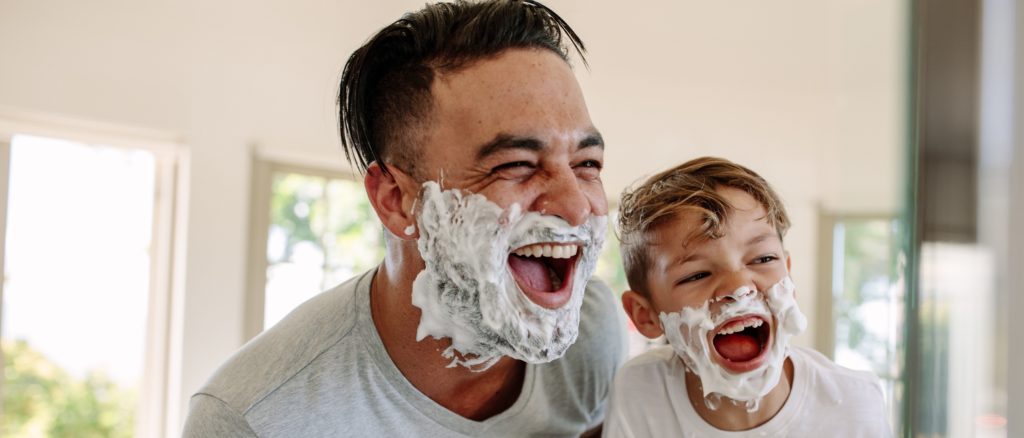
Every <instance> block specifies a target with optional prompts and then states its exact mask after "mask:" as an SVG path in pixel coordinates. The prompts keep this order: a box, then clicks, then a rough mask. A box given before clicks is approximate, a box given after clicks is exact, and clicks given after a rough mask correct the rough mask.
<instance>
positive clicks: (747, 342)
mask: <svg viewBox="0 0 1024 438" xmlns="http://www.w3.org/2000/svg"><path fill="white" fill-rule="evenodd" d="M708 335H709V336H711V337H712V339H710V341H711V343H712V345H713V346H714V348H713V349H712V350H714V352H715V354H714V355H715V356H716V359H717V361H718V362H719V364H721V365H722V367H724V368H725V369H727V370H729V371H731V372H734V373H743V372H747V371H751V370H754V369H756V368H757V367H759V366H761V364H762V363H763V362H764V360H765V358H766V356H767V353H768V346H769V345H771V341H772V329H771V323H770V322H769V321H768V320H767V319H765V317H763V316H760V315H745V316H740V317H737V318H733V319H730V320H729V321H726V322H725V323H722V324H721V325H719V326H718V327H716V328H715V330H714V331H713V332H711V333H709V334H708Z"/></svg>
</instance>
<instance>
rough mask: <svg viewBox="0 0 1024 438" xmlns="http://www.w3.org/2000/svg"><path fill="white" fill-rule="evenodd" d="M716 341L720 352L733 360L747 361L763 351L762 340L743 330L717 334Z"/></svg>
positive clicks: (716, 346) (716, 347) (716, 348)
mask: <svg viewBox="0 0 1024 438" xmlns="http://www.w3.org/2000/svg"><path fill="white" fill-rule="evenodd" d="M714 342H715V350H718V354H719V355H721V356H722V357H724V358H726V359H729V360H731V361H733V362H746V361H748V360H751V359H753V358H755V357H757V355H758V354H759V353H760V352H761V345H760V342H758V341H757V339H756V338H754V337H753V336H749V335H746V334H743V332H740V333H733V334H728V335H718V336H715V340H714Z"/></svg>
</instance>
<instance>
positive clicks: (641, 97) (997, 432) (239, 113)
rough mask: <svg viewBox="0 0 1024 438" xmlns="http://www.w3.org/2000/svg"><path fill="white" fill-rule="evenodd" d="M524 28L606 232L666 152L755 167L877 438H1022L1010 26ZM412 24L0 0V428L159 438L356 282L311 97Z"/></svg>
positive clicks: (965, 22)
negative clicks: (878, 430)
mask: <svg viewBox="0 0 1024 438" xmlns="http://www.w3.org/2000/svg"><path fill="white" fill-rule="evenodd" d="M546 3H547V4H548V5H549V6H551V7H552V8H553V9H554V10H555V11H556V12H558V13H559V14H560V15H562V16H563V17H564V18H565V19H566V20H567V21H568V22H569V23H570V24H571V25H572V26H573V27H574V29H575V30H576V31H577V32H578V33H579V34H580V35H581V36H582V37H583V39H584V41H585V42H586V44H587V48H588V49H589V55H588V61H589V68H587V67H585V66H584V65H583V64H582V63H581V62H579V61H578V60H577V61H576V62H575V69H576V72H577V76H578V78H579V81H580V83H581V84H582V86H583V89H584V93H585V96H586V98H587V101H588V106H589V108H590V111H591V115H592V118H593V120H594V121H595V123H596V124H597V126H598V128H599V129H600V130H601V131H602V133H603V135H604V138H605V140H606V142H607V144H608V146H607V149H606V152H605V154H606V155H605V156H606V167H605V171H604V181H605V189H606V191H607V194H608V198H609V201H610V203H611V205H612V207H613V210H614V206H615V205H616V204H617V198H618V195H619V194H620V193H621V192H622V190H623V189H624V188H625V187H627V186H629V185H630V184H631V183H633V182H635V181H637V180H640V179H642V178H644V177H645V176H647V175H650V174H652V173H655V172H657V171H659V170H662V169H664V168H666V167H668V166H670V165H673V164H677V163H680V162H682V161H685V160H688V159H690V158H694V157H697V156H701V155H717V156H722V157H726V158H729V159H732V160H735V161H737V162H739V163H741V164H744V165H747V166H749V167H751V168H753V169H754V170H755V171H757V172H759V173H760V174H761V175H763V176H764V177H766V179H768V181H769V182H771V183H772V184H773V185H774V186H775V188H776V189H777V190H778V192H780V194H781V196H782V197H783V199H784V201H785V203H786V205H787V208H788V210H789V213H790V215H791V218H792V221H793V227H792V229H791V231H790V232H789V234H788V235H787V237H786V247H787V249H788V250H789V251H790V253H791V255H792V258H793V273H792V276H793V278H794V280H795V282H796V283H797V285H798V301H799V304H800V306H801V308H802V309H803V311H804V313H806V314H807V316H808V319H809V321H810V327H809V329H808V330H807V332H805V333H804V334H802V335H801V336H800V337H798V338H797V339H796V343H797V344H799V345H804V346H808V347H812V348H815V349H818V350H819V351H821V352H822V353H824V354H825V355H827V356H829V357H832V358H833V359H835V360H836V361H837V362H838V363H840V364H842V365H845V366H847V367H850V368H855V369H864V370H872V371H874V372H875V373H876V374H878V375H879V376H880V377H881V378H882V381H883V383H884V387H885V392H886V397H887V399H888V402H889V403H890V405H889V407H890V412H891V417H890V421H891V423H892V425H893V428H894V431H896V432H897V434H898V435H900V436H907V437H973V436H977V437H1006V436H1024V380H1022V379H1021V377H1019V376H1018V375H1016V374H1015V373H1012V372H1011V371H1012V370H1014V369H1020V368H1022V367H1024V352H1022V350H1021V347H1020V346H1019V345H1020V343H1014V342H1011V340H1012V339H1015V338H1017V337H1019V336H1024V325H1022V324H1021V323H1020V322H1017V321H1015V320H1014V318H1013V316H1012V311H1013V310H1012V309H1024V307H1022V304H1024V303H1022V294H1024V286H1022V284H1024V274H1022V271H1024V270H1022V268H1024V231H1022V230H1021V229H1020V227H1019V225H1020V224H1022V223H1024V158H1022V155H1024V146H1022V144H1024V131H1022V129H1021V126H1022V124H1021V123H1020V121H1021V116H1020V110H1021V108H1022V104H1024V93H1022V89H1024V80H1022V79H1021V78H1022V75H1021V74H1020V73H1019V72H1020V71H1022V67H1024V64H1022V60H1024V7H1021V6H1020V5H1018V4H1017V2H1015V1H1013V0H932V1H929V0H918V1H916V2H915V1H911V0H778V1H772V2H764V1H755V0H739V1H730V2H712V1H696V0H674V1H667V0H650V1H644V2H629V3H627V2H616V1H603V0H601V1H597V0H590V1H573V0H549V1H548V2H546ZM422 5H423V1H422V0H416V1H413V0H387V1H383V0H381V1H374V2H366V1H354V0H333V1H327V0H307V1H301V2H273V1H238V0H223V1H215V2H212V1H196V0H189V1H177V2H169V1H165V2H160V1H143V2H138V1H126V0H96V1H91V2H72V1H50V2H42V1H36V0H0V248H4V251H3V253H2V255H0V266H2V268H3V273H4V280H3V283H2V288H0V297H2V307H0V339H2V341H0V342H2V343H0V352H2V356H3V364H4V367H3V370H4V374H3V379H2V381H0V394H2V399H0V400H2V401H0V435H2V436H11V437H39V436H54V437H63V436H110V437H127V436H140V437H162V436H178V435H179V434H180V428H181V425H182V422H183V420H184V416H185V414H186V413H187V403H188V398H189V396H190V395H191V394H192V393H193V392H195V391H196V390H197V389H198V388H199V386H200V385H202V383H203V382H204V381H205V379H206V378H207V377H209V375H210V374H211V373H212V372H213V371H214V369H215V368H216V367H217V366H218V365H219V364H220V363H221V362H222V361H223V360H225V359H226V358H227V357H228V356H229V355H230V354H231V353H232V352H234V351H235V350H236V349H238V348H239V347H240V346H241V345H242V344H243V343H245V342H246V341H247V340H249V339H251V338H252V337H253V336H255V335H257V334H258V333H259V332H260V331H262V330H263V329H264V328H265V327H269V326H270V325H272V324H274V323H275V322H276V321H278V320H279V319H280V318H281V317H282V316H284V315H285V314H287V313H288V312H289V311H290V310H291V309H292V308H293V307H294V306H295V305H297V304H298V303H300V302H302V301H303V300H305V299H307V298H309V297H311V296H313V295H315V294H316V293H318V292H319V291H321V290H324V289H326V288H329V287H331V286H333V285H335V284H337V283H339V282H341V281H343V280H345V279H347V278H349V277H350V276H352V275H354V274H356V273H359V272H362V271H364V270H366V269H370V268H372V267H373V266H375V265H376V263H377V262H378V261H379V260H380V258H381V256H382V254H383V250H382V248H381V229H380V226H379V223H378V222H377V220H376V217H375V215H374V214H373V212H372V210H371V209H370V208H369V205H368V203H367V201H366V199H365V194H364V192H363V189H362V183H361V179H360V177H359V175H358V174H357V173H356V172H354V171H353V169H352V167H350V166H349V165H348V164H347V163H346V162H345V161H344V159H343V153H342V150H341V148H340V143H339V141H338V136H337V115H336V110H335V98H336V93H337V83H338V78H339V76H340V72H341V70H342V67H343V66H344V62H345V60H346V59H347V57H348V56H349V54H350V53H351V52H352V51H353V50H354V49H355V48H357V47H358V46H359V45H361V44H362V43H363V42H364V41H365V40H366V39H367V38H368V37H369V36H370V35H371V34H372V33H373V32H375V31H376V30H378V29H379V28H381V27H382V26H384V25H385V24H386V23H388V22H390V21H393V20H394V19H396V18H398V17H399V16H400V15H401V14H402V13H404V12H405V11H409V10H413V9H417V8H419V7H421V6H422ZM612 214H615V213H614V211H613V213H612ZM1015 225H1016V226H1015ZM609 233H610V235H611V238H610V239H609V243H608V246H607V248H606V250H605V254H604V255H603V257H602V260H601V264H600V269H599V274H598V275H599V276H600V277H601V278H603V279H604V280H605V281H606V282H608V283H609V284H610V285H612V289H613V290H615V291H616V292H617V293H621V291H622V290H624V289H625V287H626V286H625V281H624V276H623V274H622V272H621V268H620V267H619V263H620V260H619V256H618V246H617V244H616V241H615V239H614V233H612V232H611V231H609ZM648 346H649V344H648V342H647V341H646V340H644V339H643V338H642V337H639V336H638V335H635V334H634V335H632V336H631V347H630V348H631V353H632V354H636V353H638V352H640V351H643V349H645V348H648Z"/></svg>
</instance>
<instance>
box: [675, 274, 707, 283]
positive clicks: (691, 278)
mask: <svg viewBox="0 0 1024 438" xmlns="http://www.w3.org/2000/svg"><path fill="white" fill-rule="evenodd" d="M709 276H711V273H710V272H698V273H696V274H693V275H691V276H689V277H686V278H684V279H682V280H679V281H678V282H677V283H676V284H686V283H692V282H694V281H698V280H702V279H704V278H707V277H709Z"/></svg>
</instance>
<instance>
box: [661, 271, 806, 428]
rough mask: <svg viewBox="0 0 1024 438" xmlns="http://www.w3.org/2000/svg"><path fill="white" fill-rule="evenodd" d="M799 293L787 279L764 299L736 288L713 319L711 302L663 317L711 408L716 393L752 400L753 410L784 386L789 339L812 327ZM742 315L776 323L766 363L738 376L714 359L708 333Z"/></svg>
mask: <svg viewBox="0 0 1024 438" xmlns="http://www.w3.org/2000/svg"><path fill="white" fill-rule="evenodd" d="M795 290H796V287H795V286H794V284H793V281H792V280H791V279H790V278H789V277H788V276H787V277H785V278H783V279H782V280H781V281H779V282H778V283H776V284H774V285H773V286H772V287H770V288H768V290H767V291H766V292H765V293H764V295H763V296H762V295H761V294H758V293H757V292H756V291H754V290H752V289H750V288H749V287H741V288H739V289H737V290H736V291H734V292H733V293H732V294H731V295H730V297H731V298H732V299H733V302H731V303H728V304H724V305H722V307H721V311H720V312H719V313H718V315H716V316H715V317H714V318H712V316H711V311H710V306H711V303H712V300H709V301H707V302H705V303H704V305H703V306H701V307H699V308H693V307H684V308H683V309H682V310H680V311H678V312H673V313H665V312H662V313H661V314H660V315H659V317H660V319H661V325H662V327H663V328H664V331H665V337H666V338H667V339H668V342H669V344H670V345H671V346H672V349H673V350H675V352H676V354H677V355H679V357H681V358H682V359H683V363H684V364H685V365H686V367H687V368H688V369H689V370H690V371H691V372H693V373H695V374H697V375H698V376H699V377H700V381H701V386H702V387H703V390H704V397H705V400H706V402H707V401H710V402H711V403H708V406H709V407H711V408H714V406H715V405H717V403H718V401H719V400H718V397H717V396H713V395H712V394H718V395H721V396H725V397H728V398H730V399H733V400H738V401H745V402H748V403H747V406H748V410H751V408H752V409H757V406H758V402H759V401H760V399H761V398H762V397H764V396H765V395H766V394H768V392H769V391H771V390H772V388H774V387H775V385H776V384H777V383H778V382H779V377H780V376H781V375H782V368H783V364H784V363H785V360H786V356H787V354H788V351H787V350H788V348H789V339H790V338H792V337H793V335H796V334H798V333H800V332H802V331H803V330H804V329H805V328H806V327H807V318H806V317H804V314H803V313H801V312H800V309H799V308H798V307H797V305H796V296H795V294H794V291H795ZM723 298H724V297H723ZM723 298H718V299H716V300H714V301H720V300H722V299H723ZM743 315H759V316H762V317H764V318H765V320H767V321H773V319H772V317H774V326H773V331H774V342H773V343H772V345H769V346H767V348H768V349H769V351H768V353H767V354H768V356H767V360H766V361H765V363H764V364H763V365H762V366H761V367H759V368H757V369H754V370H751V371H748V372H744V373H739V374H734V373H732V372H730V371H728V370H726V369H724V368H722V367H721V365H719V364H718V363H716V362H715V361H714V359H712V358H711V355H712V352H711V348H714V347H713V346H711V345H708V333H709V332H710V331H712V330H714V329H715V327H718V326H719V325H720V324H722V323H724V322H726V321H728V320H730V319H732V318H735V317H738V316H743ZM709 396H710V397H709Z"/></svg>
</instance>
